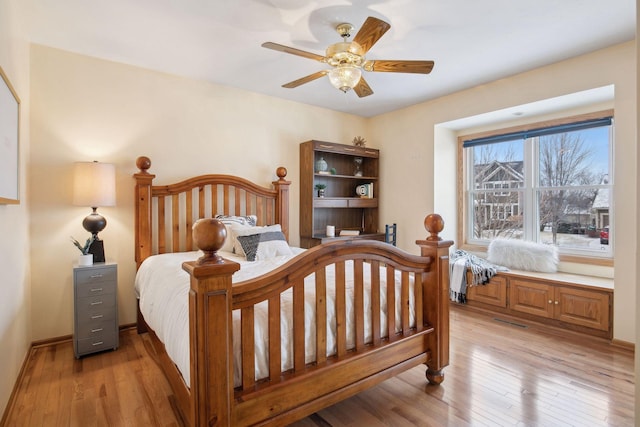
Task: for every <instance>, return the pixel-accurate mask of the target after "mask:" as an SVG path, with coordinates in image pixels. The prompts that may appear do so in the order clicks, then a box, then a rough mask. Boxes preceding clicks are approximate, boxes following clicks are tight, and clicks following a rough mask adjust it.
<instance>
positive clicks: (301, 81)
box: [282, 70, 328, 89]
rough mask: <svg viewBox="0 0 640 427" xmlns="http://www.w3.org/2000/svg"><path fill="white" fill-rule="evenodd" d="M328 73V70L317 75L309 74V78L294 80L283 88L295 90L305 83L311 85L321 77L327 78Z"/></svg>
mask: <svg viewBox="0 0 640 427" xmlns="http://www.w3.org/2000/svg"><path fill="white" fill-rule="evenodd" d="M327 73H328V71H327V70H322V71H318V72H317V73H313V74H309V75H308V76H305V77H302V78H300V79H298V80H294V81H292V82H289V83H287V84H283V85H282V87H286V88H287V89H293V88H294V87H298V86H300V85H303V84H305V83H309V82H312V81H314V80H316V79H319V78H320V77H322V76H325V75H326V74H327Z"/></svg>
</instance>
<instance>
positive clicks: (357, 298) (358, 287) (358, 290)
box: [353, 259, 364, 350]
mask: <svg viewBox="0 0 640 427" xmlns="http://www.w3.org/2000/svg"><path fill="white" fill-rule="evenodd" d="M353 275H354V295H353V298H354V301H353V302H354V307H353V311H354V313H355V318H356V350H362V348H363V347H364V289H363V286H364V284H363V282H364V280H363V278H362V275H363V266H362V260H361V259H359V260H356V261H354V263H353Z"/></svg>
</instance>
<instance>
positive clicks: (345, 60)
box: [326, 42, 365, 67]
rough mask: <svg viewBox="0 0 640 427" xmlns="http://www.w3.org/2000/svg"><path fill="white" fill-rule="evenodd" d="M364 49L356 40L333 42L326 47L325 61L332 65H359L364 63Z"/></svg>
mask: <svg viewBox="0 0 640 427" xmlns="http://www.w3.org/2000/svg"><path fill="white" fill-rule="evenodd" d="M364 53H365V52H364V49H362V47H361V46H360V45H359V44H358V43H356V42H340V43H334V44H332V45H331V46H329V47H328V48H327V51H326V58H327V63H328V64H329V65H331V66H333V67H338V66H341V65H352V66H354V67H361V66H362V64H363V63H364Z"/></svg>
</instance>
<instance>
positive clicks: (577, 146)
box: [538, 132, 599, 244]
mask: <svg viewBox="0 0 640 427" xmlns="http://www.w3.org/2000/svg"><path fill="white" fill-rule="evenodd" d="M538 146H539V153H540V154H539V158H540V171H539V176H540V183H539V185H540V187H543V188H544V187H546V188H558V190H553V191H541V192H540V195H539V198H538V201H539V204H540V227H541V231H543V229H544V225H545V224H549V223H550V224H551V228H552V229H551V232H552V236H553V237H552V241H553V243H554V244H556V243H557V235H558V229H560V230H562V226H563V224H565V223H567V222H568V223H569V224H573V225H572V226H570V230H569V232H574V234H584V233H585V232H586V229H587V227H588V226H589V225H591V224H590V223H589V209H590V206H591V205H592V204H593V201H594V199H595V197H596V194H597V189H594V188H585V189H581V190H569V189H568V188H567V187H581V186H588V185H594V184H599V179H598V178H596V174H595V173H594V172H593V155H594V152H593V151H592V150H591V149H590V147H589V146H588V145H586V144H585V142H584V140H583V138H582V135H581V133H580V132H565V133H558V134H552V135H548V136H543V137H540V140H539V142H538ZM569 216H570V217H571V218H573V219H574V220H573V221H566V218H567V217H569ZM583 220H584V222H583ZM576 224H577V226H576ZM576 227H577V230H576Z"/></svg>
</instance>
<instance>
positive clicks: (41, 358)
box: [6, 308, 634, 427]
mask: <svg viewBox="0 0 640 427" xmlns="http://www.w3.org/2000/svg"><path fill="white" fill-rule="evenodd" d="M503 320H505V319H497V320H496V319H495V318H494V317H491V316H488V315H484V314H479V313H474V312H471V311H468V310H466V309H460V308H454V309H452V314H451V364H450V366H449V367H448V368H446V370H445V381H444V382H443V383H442V385H440V386H428V385H427V384H426V380H425V377H424V371H425V368H424V367H423V366H421V367H417V368H414V369H412V370H410V371H407V372H405V373H403V374H401V375H399V376H397V377H395V378H392V379H390V380H387V381H385V382H384V383H382V384H380V385H378V386H377V387H375V388H372V389H370V390H367V391H365V392H362V393H360V394H358V395H356V396H354V397H352V398H350V399H348V400H346V401H343V402H341V403H339V404H337V405H334V406H332V407H330V408H327V409H325V410H323V411H320V412H318V413H316V414H313V415H312V416H310V417H308V418H306V419H304V420H301V421H299V422H297V423H296V424H295V425H296V426H314V427H317V426H383V425H386V426H456V427H457V426H471V425H473V426H476V425H478V426H501V425H502V426H545V427H547V426H632V425H633V414H634V374H633V354H632V353H631V352H630V351H628V350H625V349H621V348H618V347H613V346H611V345H609V344H608V343H606V342H604V341H601V340H595V341H593V340H589V339H587V338H585V337H581V336H578V335H572V334H562V333H559V332H558V331H555V330H550V329H545V328H543V327H539V326H535V325H532V324H529V325H528V327H522V326H518V325H525V323H523V322H518V324H513V323H507V322H505V321H503ZM120 345H121V346H120V348H119V349H118V350H117V351H112V352H105V353H100V354H96V355H93V356H87V357H84V358H82V359H81V360H76V359H75V358H74V357H73V346H72V343H71V342H65V343H60V344H55V345H51V346H46V347H40V348H36V349H34V350H33V352H32V354H31V355H30V357H29V360H28V364H27V367H26V370H25V375H24V378H23V381H22V383H21V384H20V386H19V390H18V394H17V396H16V399H15V404H14V406H13V408H12V410H11V412H9V413H8V417H7V419H6V421H7V423H6V425H8V426H68V425H69V426H103V425H104V426H179V425H182V423H181V420H180V419H179V418H178V417H176V415H175V413H174V410H173V405H172V394H171V390H170V388H169V385H168V383H167V381H166V380H165V378H164V377H163V375H162V373H161V372H160V370H159V368H158V367H157V366H156V364H155V362H154V361H153V358H152V357H151V355H150V353H151V352H152V351H153V350H152V347H151V345H150V343H149V341H148V339H147V337H146V335H144V334H143V335H137V334H136V333H135V330H126V331H123V332H122V334H121V339H120Z"/></svg>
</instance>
